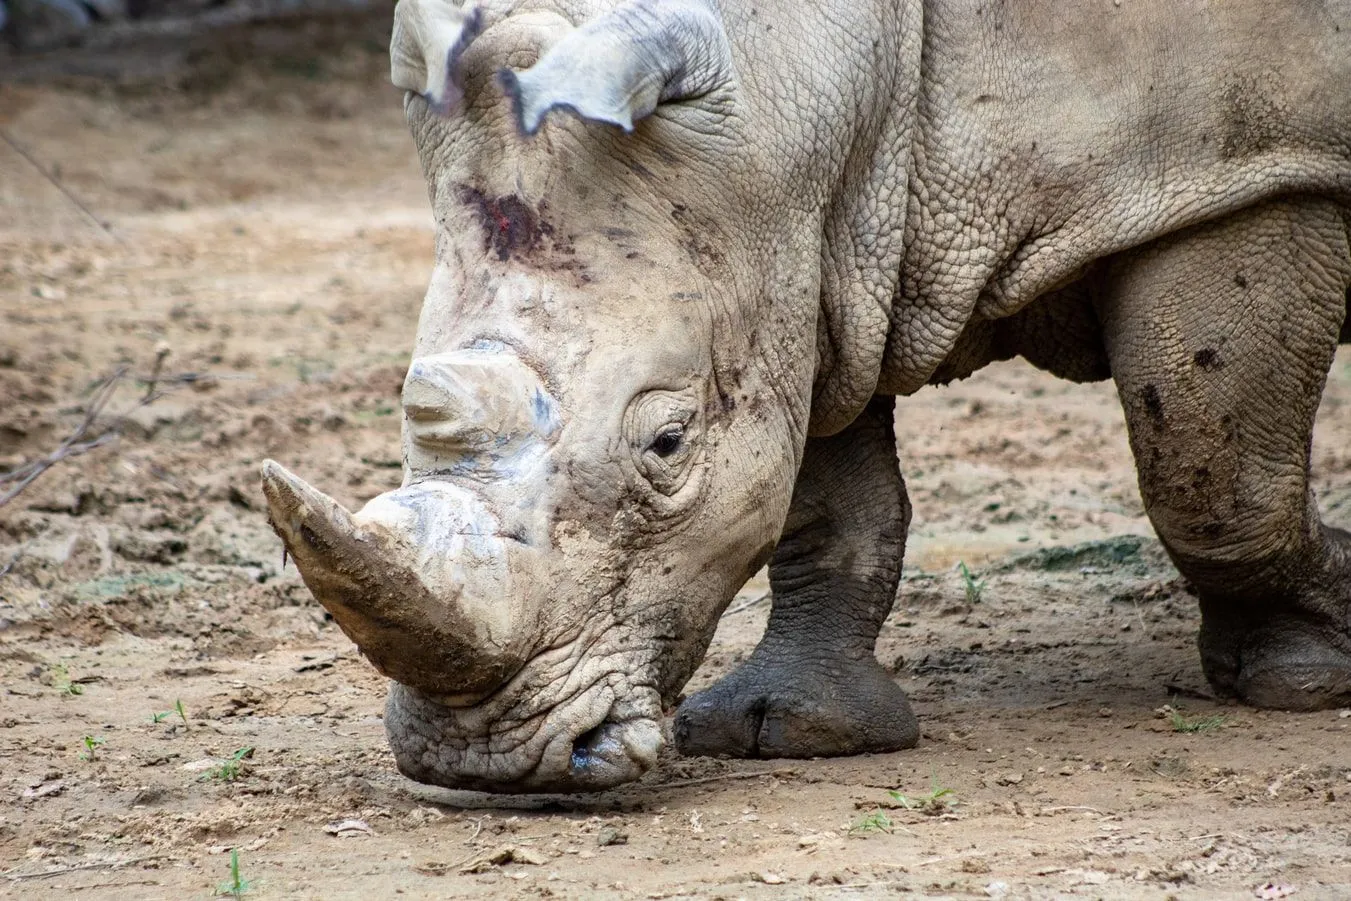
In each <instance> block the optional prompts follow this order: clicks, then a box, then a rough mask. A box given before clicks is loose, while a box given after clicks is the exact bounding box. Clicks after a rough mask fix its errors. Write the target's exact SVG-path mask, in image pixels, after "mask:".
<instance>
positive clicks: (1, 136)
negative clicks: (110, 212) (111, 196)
mask: <svg viewBox="0 0 1351 901" xmlns="http://www.w3.org/2000/svg"><path fill="white" fill-rule="evenodd" d="M0 140H3V141H4V142H5V143H6V144H8V145H9V146H10V149H11V150H13V151H14V152H15V153H17V154H18V155H19V156H21V157H23V158H24V159H25V160H26V161H27V162H28V165H30V166H32V167H33V168H34V169H36V170H38V174H39V175H41V176H42V177H43V178H45V179H46V180H47V181H48V182H49V183H50V184H51V186H52V187H54V188H56V190H58V191H60V192H61V193H62V194H63V195H64V196H65V198H66V199H67V200H69V201H70V202H71V203H73V204H74V205H75V207H76V208H77V209H78V210H79V211H80V212H81V213H84V215H85V218H87V219H88V220H89V221H90V222H92V223H94V227H95V228H97V229H98V230H99V231H101V232H103V233H104V234H105V235H107V236H108V237H110V238H112V239H113V240H114V241H116V242H117V243H119V244H122V243H124V242H123V241H122V238H121V236H119V235H115V234H113V233H112V230H110V229H109V228H108V226H107V225H105V224H104V223H103V220H101V219H99V217H97V216H95V215H94V214H93V212H92V211H91V210H90V209H89V207H87V206H85V205H84V204H83V203H82V202H80V198H78V197H76V196H75V195H74V193H72V192H71V190H70V189H69V188H67V187H66V186H65V185H63V184H61V182H60V181H58V180H57V178H56V176H54V175H52V173H50V172H48V171H47V170H46V169H44V168H42V166H40V165H38V161H37V160H35V159H33V157H32V156H30V155H29V153H28V151H27V150H24V149H23V148H22V147H20V146H19V144H18V142H17V141H15V140H14V139H13V138H11V137H10V136H9V133H8V132H6V131H5V130H4V129H3V128H0Z"/></svg>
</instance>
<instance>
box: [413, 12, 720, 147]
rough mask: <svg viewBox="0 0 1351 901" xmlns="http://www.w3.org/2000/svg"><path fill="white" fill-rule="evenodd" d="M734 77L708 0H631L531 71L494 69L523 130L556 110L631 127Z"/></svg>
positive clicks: (583, 29)
mask: <svg viewBox="0 0 1351 901" xmlns="http://www.w3.org/2000/svg"><path fill="white" fill-rule="evenodd" d="M405 2H407V0H405ZM733 79H734V75H733V65H732V54H731V47H730V45H729V44H728V41H727V33H726V32H725V31H724V30H723V27H722V21H721V20H720V19H719V17H718V15H717V13H716V12H715V11H714V9H713V3H712V0H629V2H627V3H625V4H623V5H622V6H620V7H619V8H617V9H615V10H613V11H612V12H610V13H607V14H606V15H603V16H601V17H599V18H597V19H594V20H592V21H590V22H588V23H586V24H585V25H583V26H582V27H580V28H578V29H576V30H574V31H572V32H569V33H568V34H567V36H566V37H564V38H563V39H562V40H560V41H559V42H558V43H557V44H555V45H554V46H553V47H551V48H550V49H549V51H548V52H547V53H546V54H545V55H544V57H543V58H542V59H541V60H540V61H539V62H538V63H536V64H535V65H533V66H531V67H530V68H529V69H526V70H525V71H523V72H514V71H512V70H511V69H502V70H501V71H500V72H498V81H499V83H500V84H501V85H502V88H503V89H504V90H505V91H506V92H507V94H509V95H510V96H511V102H512V107H513V109H514V110H515V112H516V124H517V126H518V127H519V128H520V130H521V132H522V133H524V134H527V135H533V134H535V133H536V132H537V131H539V128H540V125H541V124H542V123H543V122H544V118H545V116H547V115H548V114H549V111H550V110H554V109H565V110H569V111H571V112H573V113H575V114H577V115H578V116H581V117H582V118H583V119H589V120H591V121H594V122H605V123H608V124H610V125H617V126H619V127H620V128H622V129H624V130H625V131H633V123H634V122H636V121H637V120H639V119H642V118H643V117H644V116H647V115H650V114H651V113H652V111H653V110H654V109H656V108H657V104H658V103H660V102H662V101H668V100H684V99H689V98H692V97H698V96H702V95H704V94H708V93H710V92H711V91H713V90H715V89H717V88H719V87H722V86H725V85H729V84H731V83H732V81H733Z"/></svg>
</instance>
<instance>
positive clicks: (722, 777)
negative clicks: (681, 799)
mask: <svg viewBox="0 0 1351 901" xmlns="http://www.w3.org/2000/svg"><path fill="white" fill-rule="evenodd" d="M798 772H799V771H798V770H757V771H756V772H754V773H720V774H719V775H717V776H704V777H702V778H700V779H682V780H681V781H679V782H657V783H654V784H653V785H652V787H653V788H661V789H667V788H689V787H690V786H691V785H707V784H708V783H710V782H730V781H732V780H734V779H758V778H760V777H761V776H796V775H797V774H798Z"/></svg>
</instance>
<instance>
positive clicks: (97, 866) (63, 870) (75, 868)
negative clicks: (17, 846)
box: [0, 854, 164, 882]
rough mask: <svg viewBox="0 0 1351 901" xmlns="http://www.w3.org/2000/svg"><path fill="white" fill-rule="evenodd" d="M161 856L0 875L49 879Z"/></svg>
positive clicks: (156, 858) (18, 880)
mask: <svg viewBox="0 0 1351 901" xmlns="http://www.w3.org/2000/svg"><path fill="white" fill-rule="evenodd" d="M163 857H164V855H163V854H151V855H149V856H147V857H129V858H127V859H126V860H101V861H97V862H95V863H82V864H77V865H75V866H73V867H58V868H57V869H55V870H44V871H42V872H41V873H15V872H13V871H10V872H7V873H0V876H4V877H5V878H6V879H8V880H9V881H10V882H20V881H22V880H24V879H50V878H51V877H52V876H64V875H65V874H67V873H78V872H80V871H82V870H109V869H112V870H116V869H118V868H119V867H127V866H131V865H132V864H134V863H144V862H145V861H147V860H160V859H162V858H163Z"/></svg>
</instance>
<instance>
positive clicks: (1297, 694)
mask: <svg viewBox="0 0 1351 901" xmlns="http://www.w3.org/2000/svg"><path fill="white" fill-rule="evenodd" d="M1197 643H1198V644H1199V645H1200V648H1201V666H1202V668H1203V669H1204V670H1205V674H1206V678H1207V679H1208V680H1209V681H1210V684H1211V686H1212V687H1213V688H1214V689H1215V690H1216V691H1217V692H1218V693H1220V694H1222V695H1227V696H1229V697H1236V698H1238V699H1239V700H1241V701H1243V702H1244V703H1247V704H1252V705H1253V706H1254V707H1270V708H1275V709H1278V710H1325V709H1327V708H1329V707H1343V706H1346V705H1347V704H1351V628H1348V627H1347V626H1345V625H1344V626H1342V628H1341V629H1340V630H1335V629H1334V628H1333V626H1332V625H1331V624H1329V623H1323V622H1315V621H1312V620H1309V619H1304V618H1294V617H1290V618H1284V619H1278V620H1276V621H1274V622H1270V623H1267V624H1264V625H1260V626H1257V627H1256V628H1251V627H1248V628H1245V627H1241V626H1237V625H1234V624H1228V623H1212V622H1211V621H1210V620H1208V619H1207V620H1203V622H1202V625H1201V634H1200V636H1199V638H1198V639H1197Z"/></svg>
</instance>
